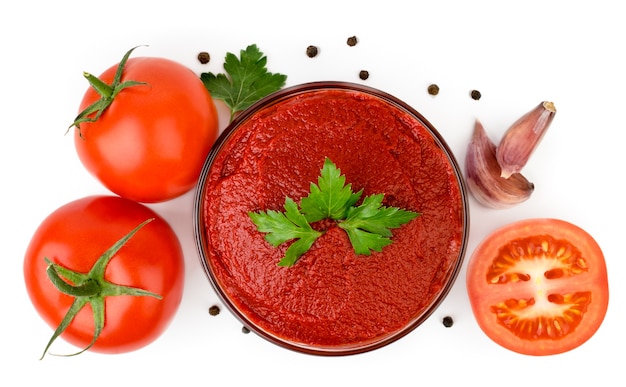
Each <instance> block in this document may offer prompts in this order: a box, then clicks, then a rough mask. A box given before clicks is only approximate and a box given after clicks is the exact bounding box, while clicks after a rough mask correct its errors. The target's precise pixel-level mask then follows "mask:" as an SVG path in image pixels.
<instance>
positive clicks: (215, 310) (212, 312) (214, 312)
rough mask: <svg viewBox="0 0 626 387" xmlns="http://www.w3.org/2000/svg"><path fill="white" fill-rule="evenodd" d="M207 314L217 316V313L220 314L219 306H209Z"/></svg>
mask: <svg viewBox="0 0 626 387" xmlns="http://www.w3.org/2000/svg"><path fill="white" fill-rule="evenodd" d="M209 314H210V315H211V316H217V315H218V314H220V307H219V306H217V305H213V306H212V307H210V308H209Z"/></svg>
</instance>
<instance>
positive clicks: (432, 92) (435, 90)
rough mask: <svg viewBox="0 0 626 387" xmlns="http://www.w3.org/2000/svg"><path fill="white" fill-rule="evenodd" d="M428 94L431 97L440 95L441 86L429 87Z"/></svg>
mask: <svg viewBox="0 0 626 387" xmlns="http://www.w3.org/2000/svg"><path fill="white" fill-rule="evenodd" d="M428 94H430V95H437V94H439V86H437V85H435V84H434V83H433V84H431V85H429V86H428Z"/></svg>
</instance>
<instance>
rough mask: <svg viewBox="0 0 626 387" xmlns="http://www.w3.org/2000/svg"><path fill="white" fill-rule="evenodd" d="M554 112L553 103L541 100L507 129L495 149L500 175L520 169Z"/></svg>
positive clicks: (534, 147)
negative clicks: (500, 169)
mask: <svg viewBox="0 0 626 387" xmlns="http://www.w3.org/2000/svg"><path fill="white" fill-rule="evenodd" d="M555 114H556V108H555V107H554V103H552V102H548V101H543V102H541V103H540V104H539V105H537V106H536V107H535V108H534V109H532V110H530V111H529V112H528V113H526V114H524V115H523V116H522V117H520V118H519V119H518V120H517V121H515V122H514V123H513V125H511V126H510V127H509V129H507V131H506V132H505V133H504V136H503V137H502V140H500V144H499V145H498V147H497V149H496V158H497V160H498V164H500V167H501V168H502V175H501V176H502V177H504V178H508V177H510V176H512V175H513V174H514V173H517V172H520V171H521V170H522V168H523V167H524V166H525V165H526V163H527V162H528V159H529V158H530V156H531V155H532V153H533V152H534V151H535V149H536V148H537V146H538V145H539V143H540V142H541V140H542V139H543V136H544V135H545V134H546V131H547V130H548V128H549V127H550V124H551V123H552V120H553V119H554V116H555Z"/></svg>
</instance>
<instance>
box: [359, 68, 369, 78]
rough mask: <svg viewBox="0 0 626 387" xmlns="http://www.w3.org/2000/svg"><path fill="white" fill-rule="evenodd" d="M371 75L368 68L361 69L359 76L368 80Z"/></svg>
mask: <svg viewBox="0 0 626 387" xmlns="http://www.w3.org/2000/svg"><path fill="white" fill-rule="evenodd" d="M369 77H370V73H369V72H368V71H367V70H361V71H360V72H359V78H361V79H362V80H366V79H367V78H369Z"/></svg>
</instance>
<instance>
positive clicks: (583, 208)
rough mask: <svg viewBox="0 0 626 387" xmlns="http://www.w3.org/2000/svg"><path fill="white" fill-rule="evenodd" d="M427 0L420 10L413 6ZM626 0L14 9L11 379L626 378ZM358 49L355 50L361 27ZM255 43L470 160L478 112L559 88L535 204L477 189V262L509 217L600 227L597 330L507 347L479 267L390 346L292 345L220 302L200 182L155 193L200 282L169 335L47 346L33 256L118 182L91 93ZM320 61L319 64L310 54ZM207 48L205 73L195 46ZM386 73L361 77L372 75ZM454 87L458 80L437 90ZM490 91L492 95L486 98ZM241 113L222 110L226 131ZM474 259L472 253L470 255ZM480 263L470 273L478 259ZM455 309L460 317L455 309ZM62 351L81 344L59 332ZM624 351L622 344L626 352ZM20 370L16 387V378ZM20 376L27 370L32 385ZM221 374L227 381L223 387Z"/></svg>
mask: <svg viewBox="0 0 626 387" xmlns="http://www.w3.org/2000/svg"><path fill="white" fill-rule="evenodd" d="M409 4H410V5H409ZM619 5H620V4H619V2H618V1H613V2H611V1H603V0H599V1H594V2H590V1H586V2H583V1H570V2H565V1H545V0H544V1H535V0H526V1H524V2H499V1H492V2H488V1H411V2H408V1H393V0H387V1H384V2H381V1H363V0H361V1H337V0H334V1H311V2H297V1H291V2H287V1H284V2H278V1H242V0H240V1H226V0H223V1H186V0H177V1H155V0H151V1H143V0H142V1H129V0H126V1H118V0H107V1H104V2H74V3H72V2H69V1H21V2H7V1H5V2H2V5H0V41H1V42H2V45H1V46H0V47H1V50H2V60H1V61H0V69H1V70H2V73H1V77H2V81H1V82H0V130H1V131H2V137H1V138H0V157H1V161H0V168H1V171H2V174H1V176H2V200H1V201H0V227H1V229H0V231H1V235H2V240H1V241H2V244H1V245H2V261H1V262H2V266H1V267H2V274H3V275H2V279H1V281H0V291H1V293H0V294H1V296H2V312H0V313H1V317H0V384H1V385H35V383H42V385H43V383H44V381H45V383H46V385H49V386H57V385H87V384H88V385H91V386H104V385H118V386H130V385H133V384H135V385H142V386H148V385H151V384H156V383H158V384H159V385H167V384H169V383H172V384H176V385H181V386H182V385H224V383H227V384H236V385H250V384H254V385H257V384H261V385H265V384H270V383H271V384H272V385H275V386H286V385H290V386H293V385H298V386H309V385H311V386H313V385H372V386H373V385H389V386H394V385H420V384H423V383H422V381H424V380H427V381H429V383H430V384H431V385H432V384H435V383H436V384H437V385H444V386H445V385H460V383H464V384H465V383H472V382H477V383H482V384H485V385H495V384H500V383H502V384H506V385H526V384H530V383H532V384H533V385H537V386H543V385H557V384H558V385H583V384H591V383H594V384H595V383H598V384H599V383H604V385H617V384H618V383H620V381H619V380H620V379H621V375H622V372H619V371H620V370H619V368H618V366H621V367H622V368H623V364H624V363H623V358H620V356H621V355H622V353H621V352H622V349H623V347H624V345H625V344H626V341H625V335H624V323H625V321H626V315H625V313H624V306H625V301H624V296H625V295H626V292H625V289H624V287H625V285H624V282H623V281H620V279H621V278H620V277H619V276H620V273H621V272H622V270H626V264H625V261H626V257H625V256H624V249H623V246H622V245H623V243H624V238H625V233H624V231H626V230H625V229H624V226H623V223H622V220H623V219H625V218H626V211H625V210H624V191H623V190H622V189H623V180H624V178H623V176H624V171H623V167H624V146H623V143H622V142H621V139H622V138H623V133H624V129H625V127H624V113H623V109H624V102H625V98H624V90H626V79H625V75H624V74H625V72H626V62H625V60H624V55H623V51H624V38H625V37H626V28H625V27H624V20H623V16H624V13H623V12H621V7H619ZM353 35H356V36H357V37H358V38H359V43H358V45H357V46H355V47H349V46H347V44H346V39H347V38H348V37H350V36H353ZM252 43H256V44H257V45H258V46H259V47H260V49H261V50H262V51H263V52H264V53H265V54H266V55H267V56H268V66H269V69H270V71H273V72H282V73H285V74H287V75H288V80H287V84H288V86H291V85H295V84H298V83H302V82H308V81H321V80H340V81H352V82H357V83H363V84H367V85H369V86H373V87H376V88H379V89H382V90H383V91H386V92H388V93H391V94H393V95H395V96H397V97H399V98H400V99H402V100H404V101H406V102H407V103H409V104H410V105H412V106H413V107H414V108H416V109H417V110H418V111H420V112H421V113H422V114H423V115H425V116H426V118H427V119H428V120H430V121H431V122H432V123H433V124H434V126H435V127H436V128H437V129H438V130H439V131H440V132H441V134H442V135H443V136H444V137H445V138H446V140H447V141H448V143H449V145H450V147H451V148H452V150H453V152H454V153H455V155H456V157H457V158H458V159H459V162H460V163H461V164H463V163H464V157H465V150H466V146H467V143H468V141H469V137H470V135H471V132H472V129H473V124H474V120H475V119H476V118H479V119H480V120H481V121H482V122H483V124H484V125H485V128H486V129H487V132H488V133H489V135H490V136H491V137H492V139H494V140H496V139H498V138H499V136H501V135H502V133H503V132H504V130H505V129H506V128H507V127H508V125H510V124H511V123H512V122H513V121H514V120H516V119H517V118H518V117H519V116H521V115H522V114H524V113H525V112H527V111H528V110H530V109H531V108H533V107H534V106H535V105H536V104H538V103H539V102H540V101H542V100H551V101H553V102H554V103H555V104H556V107H557V110H558V113H557V115H556V118H555V120H554V122H553V124H552V126H551V128H550V130H549V131H548V133H547V135H546V137H545V139H544V141H543V142H542V144H541V145H540V147H539V148H538V150H537V152H536V153H535V154H534V155H533V157H532V158H531V160H530V162H529V164H528V165H527V167H526V168H525V170H524V174H525V175H526V176H527V177H528V178H529V180H531V181H533V182H534V183H535V185H536V191H535V193H534V194H533V196H532V198H531V199H530V200H529V201H528V202H526V203H524V204H522V205H520V206H518V207H515V208H513V209H509V210H487V209H484V208H481V207H480V206H479V205H478V204H477V203H476V202H475V201H473V199H472V201H471V232H470V241H469V245H468V255H467V258H469V255H470V254H471V252H472V251H473V249H474V247H475V246H476V244H477V243H478V242H479V241H480V240H481V239H482V238H484V237H486V236H487V234H488V233H490V232H491V231H493V230H494V229H495V228H497V227H499V226H502V225H504V224H507V223H509V222H512V221H515V220H519V219H524V218H528V217H557V218H561V219H564V220H567V221H570V222H573V223H575V224H577V225H579V226H581V227H583V228H584V229H586V230H587V231H588V232H589V233H591V234H592V235H593V236H594V237H595V238H596V240H597V241H598V243H599V244H600V246H601V247H602V249H603V251H604V253H605V257H606V261H607V265H608V270H609V285H610V291H611V300H610V305H609V311H608V314H607V316H606V319H605V321H604V323H603V325H602V326H601V328H600V330H599V331H598V332H597V333H596V335H595V336H594V337H593V338H592V339H591V340H590V341H588V342H587V343H585V344H584V345H583V346H581V347H579V348H578V349H575V350H573V351H571V352H568V353H565V354H561V355H556V356H551V357H540V358H536V357H528V356H522V355H518V354H515V353H512V352H510V351H507V350H505V349H503V348H501V347H499V346H497V345H496V344H494V343H493V342H491V341H490V340H489V339H488V338H487V337H486V336H485V335H484V334H483V333H482V331H480V329H479V328H478V326H477V324H476V322H475V320H474V318H473V316H472V314H471V311H470V306H469V302H468V299H467V295H466V291H465V270H463V271H462V272H461V274H460V276H459V278H458V280H457V282H456V284H455V286H454V288H453V289H452V292H451V294H450V295H449V297H448V298H447V299H446V300H445V302H444V303H443V304H442V305H441V306H440V307H439V309H438V310H437V311H436V312H435V313H434V315H433V316H432V318H430V319H429V320H428V321H426V322H425V323H424V324H423V325H422V326H420V327H419V328H418V329H417V330H415V331H413V332H412V333H411V334H409V335H408V336H406V337H405V338H403V339H401V340H400V341H398V342H395V343H393V344H391V345H389V346H388V347H385V348H383V349H379V350H376V351H373V352H370V353H366V354H363V355H357V356H349V357H339V358H336V357H331V358H324V357H316V356H309V355H302V354H299V353H295V352H291V351H288V350H285V349H282V348H278V347H276V346H274V345H273V344H270V343H269V342H266V341H264V340H263V339H261V338H259V337H257V336H256V335H254V334H248V335H245V334H243V333H241V324H240V323H239V322H238V321H237V320H235V318H234V317H233V316H232V315H230V314H229V313H228V311H227V310H226V309H225V308H222V313H221V314H220V315H218V316H215V317H213V316H210V315H209V313H208V312H207V310H208V308H209V307H210V306H211V305H214V304H217V305H221V304H220V303H219V300H218V298H217V296H216V294H215V293H214V291H213V290H212V288H211V287H210V285H209V282H208V280H207V279H206V277H205V274H204V273H203V271H202V268H201V266H200V263H199V261H198V256H197V253H196V248H195V245H194V239H193V233H192V221H191V217H192V202H193V192H190V193H189V194H187V195H185V196H183V197H180V198H178V199H175V200H173V201H171V202H167V203H162V204H158V205H152V206H151V207H152V208H154V209H156V210H157V211H158V212H159V213H160V214H162V215H163V216H164V217H165V218H166V219H167V220H168V221H169V222H170V223H171V225H172V226H173V227H174V229H175V231H176V232H177V234H178V236H179V238H180V240H181V243H182V244H183V246H184V253H185V259H186V284H185V293H184V297H183V301H182V304H181V306H180V309H179V312H178V314H177V315H176V317H175V319H174V320H173V322H172V324H171V325H170V327H169V328H168V330H167V331H166V332H165V333H164V334H163V335H162V336H161V337H160V338H159V339H158V340H157V341H155V342H154V343H153V344H151V345H150V346H148V347H146V348H144V349H141V350H139V351H136V352H133V353H129V354H123V355H100V354H95V353H85V354H83V355H80V356H78V357H73V358H63V357H54V356H47V357H46V358H45V359H44V360H43V361H40V360H38V359H39V356H40V354H41V352H42V350H43V348H44V346H45V344H46V342H47V340H48V339H49V337H50V335H51V334H52V330H51V329H50V328H49V327H48V326H47V325H45V324H44V323H43V321H42V320H41V319H40V318H39V316H38V315H37V314H36V312H35V310H34V308H33V307H32V305H31V303H30V301H29V299H28V297H27V294H26V291H25V288H24V283H23V273H22V262H23V254H24V251H25V249H26V246H27V245H28V242H29V240H30V237H31V236H32V234H33V232H34V231H35V229H36V228H37V226H38V225H39V223H40V222H41V221H42V220H43V219H44V217H46V216H47V215H48V214H49V213H51V212H52V211H54V210H55V209H56V208H58V207H59V206H61V205H63V204H65V203H67V202H69V201H72V200H75V199H78V198H81V197H83V196H87V195H92V194H102V193H108V192H107V191H106V190H105V189H104V188H102V186H101V185H100V184H99V183H98V182H97V181H96V180H95V179H94V178H92V177H91V176H90V175H89V174H88V173H87V172H86V171H85V169H84V168H83V166H82V164H81V163H80V162H79V160H78V158H77V156H76V153H75V150H74V146H73V139H72V137H71V136H66V135H64V133H65V130H66V128H67V127H68V124H69V123H70V122H71V121H72V119H73V118H74V116H75V114H76V113H77V108H78V104H79V102H80V100H81V98H82V95H83V93H84V91H85V90H86V88H87V82H86V81H85V80H84V78H83V77H82V71H90V72H92V73H94V74H99V73H100V72H102V71H104V70H105V69H106V68H108V67H109V66H111V65H113V64H115V63H117V62H118V61H119V59H121V57H122V55H123V54H124V53H125V52H126V51H127V50H128V49H129V48H130V47H133V46H136V45H141V44H148V45H149V47H147V48H140V49H138V50H136V51H135V53H134V54H133V55H134V56H140V55H141V56H164V57H168V58H170V59H174V60H177V61H179V62H181V63H183V64H185V65H188V66H189V67H190V68H192V69H193V70H194V71H195V72H197V73H198V74H200V72H205V71H212V72H221V71H222V67H221V65H222V63H223V58H224V55H225V53H226V52H227V51H229V52H233V53H238V52H239V50H240V49H243V48H245V47H246V46H247V45H249V44H252ZM310 44H313V45H317V46H318V47H319V49H320V54H319V55H318V57H316V58H313V59H311V58H308V57H307V56H306V55H305V49H306V47H307V46H308V45H310ZM200 51H208V52H210V54H211V57H212V60H211V62H210V63H209V64H208V65H201V64H200V63H199V62H198V61H197V59H196V55H197V54H198V52H200ZM362 69H365V70H368V71H369V73H370V78H369V79H368V80H366V81H361V80H360V79H359V78H358V73H359V71H360V70H362ZM430 83H437V84H438V85H439V86H440V88H441V92H440V94H439V95H438V96H436V97H432V96H430V95H428V93H427V92H426V88H427V86H428V85H429V84H430ZM472 89H477V90H479V91H481V92H482V99H480V100H479V101H475V100H472V99H471V98H470V97H469V92H470V90H472ZM225 125H226V123H225V121H222V122H221V127H222V128H223V127H224V126H225ZM466 263H467V260H466ZM465 266H466V265H464V268H465ZM445 315H451V316H453V317H454V320H455V325H454V326H453V327H452V328H449V329H447V328H444V327H443V325H442V324H441V322H440V320H441V318H442V317H443V316H445ZM54 349H55V352H57V353H59V352H60V353H64V352H68V351H71V350H72V349H73V348H71V347H69V346H67V344H65V343H64V342H63V341H61V340H59V341H58V342H57V343H56V344H55V347H54ZM616 351H617V352H616ZM9 380H11V381H13V382H12V383H8V381H9ZM18 381H19V382H18ZM622 382H623V380H622ZM218 383H219V384H218Z"/></svg>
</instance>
